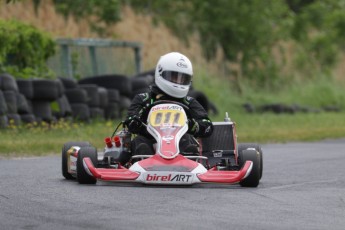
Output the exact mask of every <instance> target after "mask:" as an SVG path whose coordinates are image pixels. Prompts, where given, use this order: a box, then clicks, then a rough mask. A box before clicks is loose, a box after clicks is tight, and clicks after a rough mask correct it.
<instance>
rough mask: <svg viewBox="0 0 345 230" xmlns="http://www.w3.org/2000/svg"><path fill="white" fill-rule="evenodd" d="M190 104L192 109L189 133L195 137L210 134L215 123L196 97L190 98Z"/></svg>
mask: <svg viewBox="0 0 345 230" xmlns="http://www.w3.org/2000/svg"><path fill="white" fill-rule="evenodd" d="M188 106H189V109H190V110H189V113H190V114H189V117H188V120H189V121H190V122H189V124H188V126H189V127H188V133H190V134H192V135H193V136H195V137H208V136H210V135H211V134H212V132H213V124H212V121H211V120H210V118H209V117H208V114H207V112H206V111H205V109H204V107H202V105H201V104H200V103H199V102H198V101H197V100H195V99H194V98H193V99H191V100H190V103H189V105H188Z"/></svg>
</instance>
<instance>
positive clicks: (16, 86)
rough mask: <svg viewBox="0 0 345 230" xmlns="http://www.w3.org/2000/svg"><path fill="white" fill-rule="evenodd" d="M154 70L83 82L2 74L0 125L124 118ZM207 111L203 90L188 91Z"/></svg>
mask: <svg viewBox="0 0 345 230" xmlns="http://www.w3.org/2000/svg"><path fill="white" fill-rule="evenodd" d="M153 83H154V71H153V70H151V71H147V72H143V73H141V74H138V75H136V76H133V77H127V76H124V75H114V74H109V75H101V76H93V77H86V78H83V79H81V80H80V81H76V80H75V79H71V78H64V77H59V78H57V79H53V80H52V79H50V80H49V79H15V78H14V77H13V76H11V75H9V74H0V128H6V127H8V126H9V125H16V126H17V125H20V124H25V123H33V122H37V123H40V122H47V123H53V122H56V121H57V120H60V119H64V120H68V121H84V122H90V121H92V120H94V119H106V120H114V119H123V118H124V117H125V116H126V114H127V110H128V108H129V106H130V104H131V100H132V98H133V97H134V96H135V95H136V94H138V93H144V92H148V91H149V89H150V85H151V84H153ZM189 95H190V96H193V97H194V98H195V99H197V100H198V101H199V102H200V104H201V105H202V106H204V108H205V109H206V110H212V106H211V105H212V103H211V102H210V101H209V100H208V99H207V97H206V96H205V95H204V94H203V93H202V92H200V91H195V90H191V91H190V93H189Z"/></svg>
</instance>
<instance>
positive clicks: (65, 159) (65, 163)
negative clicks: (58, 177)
mask: <svg viewBox="0 0 345 230" xmlns="http://www.w3.org/2000/svg"><path fill="white" fill-rule="evenodd" d="M72 146H79V147H85V146H91V144H90V143H89V142H87V141H70V142H67V143H65V144H64V145H63V146H62V151H61V158H62V175H63V176H64V177H65V178H66V179H67V180H72V179H75V178H74V177H73V176H72V175H71V174H70V173H69V172H68V157H69V156H68V154H67V151H68V150H69V149H70V148H71V147H72Z"/></svg>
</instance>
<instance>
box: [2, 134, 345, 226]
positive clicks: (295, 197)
mask: <svg viewBox="0 0 345 230" xmlns="http://www.w3.org/2000/svg"><path fill="white" fill-rule="evenodd" d="M262 147H263V151H264V174H263V177H262V180H261V183H260V185H259V186H258V188H241V187H240V186H238V185H232V186H225V185H198V186H192V187H153V186H141V185H140V186H138V185H134V186H133V185H129V184H109V183H104V182H101V183H98V184H97V185H96V186H85V185H84V186H82V185H79V184H77V183H76V182H74V181H67V180H64V179H62V175H61V171H60V168H61V160H60V156H51V157H42V158H27V159H10V160H3V159H2V160H0V223H1V224H0V229H1V230H2V229H4V230H7V229H59V230H60V229H141V230H142V229H150V230H153V229H207V230H209V229H289V230H291V229H299V230H300V229H313V230H315V229H334V230H336V229H339V230H340V229H342V230H343V229H344V226H345V218H344V217H345V166H344V163H345V140H334V141H322V142H318V143H289V144H270V145H263V146H262Z"/></svg>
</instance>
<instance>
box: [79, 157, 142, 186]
mask: <svg viewBox="0 0 345 230" xmlns="http://www.w3.org/2000/svg"><path fill="white" fill-rule="evenodd" d="M83 160H84V163H85V164H86V166H87V168H88V169H89V171H90V172H91V174H92V175H93V176H94V177H95V178H96V179H100V180H105V181H134V180H136V179H137V178H138V177H139V175H140V174H139V173H137V172H133V171H130V170H128V169H126V168H120V169H108V168H95V167H94V165H93V163H92V161H91V159H90V158H89V157H85V158H84V159H83Z"/></svg>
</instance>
